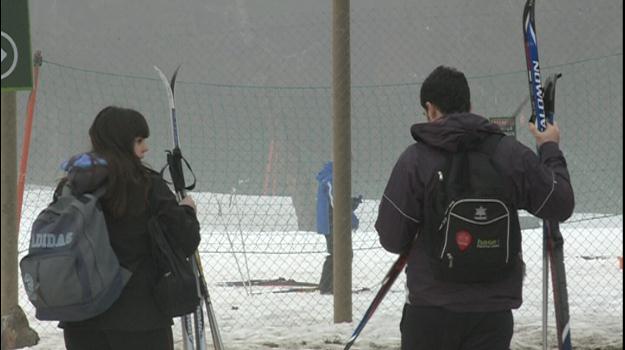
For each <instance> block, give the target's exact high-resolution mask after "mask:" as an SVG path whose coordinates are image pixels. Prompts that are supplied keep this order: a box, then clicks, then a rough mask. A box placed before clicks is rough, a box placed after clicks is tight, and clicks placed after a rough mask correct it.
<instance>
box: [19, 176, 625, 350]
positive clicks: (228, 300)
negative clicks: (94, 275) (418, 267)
mask: <svg viewBox="0 0 625 350" xmlns="http://www.w3.org/2000/svg"><path fill="white" fill-rule="evenodd" d="M50 195H51V194H50V189H49V188H41V187H29V189H28V191H27V193H26V197H25V208H27V210H25V212H24V215H23V217H22V222H21V225H22V226H21V227H22V230H21V234H20V249H21V255H23V254H25V249H27V244H28V242H27V241H28V228H29V227H30V223H31V222H32V220H33V217H34V216H35V213H37V212H38V211H39V210H40V209H41V208H42V207H44V206H45V204H46V203H47V201H48V200H49V198H50ZM195 198H196V200H197V202H198V207H199V211H200V215H199V217H200V221H201V223H202V227H203V232H202V233H203V241H202V244H201V249H200V252H201V255H202V261H203V265H204V269H205V274H206V279H207V281H208V282H209V288H210V292H211V296H212V299H213V303H214V307H215V313H216V315H217V317H218V321H219V325H220V328H221V334H222V337H223V339H224V344H225V346H226V348H227V349H229V350H244V349H245V350H254V349H284V350H287V349H288V350H295V349H302V350H303V349H311V350H313V349H321V350H326V349H327V350H331V349H343V345H342V344H344V343H345V341H346V340H347V339H348V338H349V336H350V335H351V333H352V331H353V329H354V328H355V326H356V324H357V323H358V322H359V321H360V317H361V316H362V314H363V313H364V311H365V309H366V308H367V307H368V305H369V303H370V302H371V300H372V298H373V296H374V295H375V293H376V292H377V289H378V288H379V285H380V281H381V279H382V277H383V275H384V274H385V273H386V271H387V270H388V268H389V267H390V265H391V264H392V262H393V261H394V259H395V258H396V256H394V255H392V254H388V253H385V252H384V251H383V250H381V248H379V245H378V244H377V235H376V233H375V232H374V230H373V229H372V225H371V224H372V220H373V219H374V217H375V215H374V213H375V210H376V206H377V203H376V202H375V201H366V202H365V203H363V205H362V206H361V207H360V208H359V209H358V211H359V212H358V213H359V214H360V217H361V229H360V230H359V231H358V232H356V233H354V238H353V243H354V248H355V250H354V260H353V261H354V263H353V270H354V272H353V274H354V275H353V283H354V289H355V290H360V289H367V290H364V291H359V292H357V293H354V294H353V305H354V307H353V318H354V322H353V323H344V324H338V325H336V324H333V304H332V301H333V298H332V296H327V295H320V294H319V293H318V292H300V293H274V292H275V291H276V289H277V288H276V287H259V286H252V287H248V288H242V287H229V286H226V285H225V284H224V283H223V282H229V281H241V280H246V279H247V278H251V279H252V280H254V279H272V278H277V277H283V278H287V279H294V280H297V281H305V282H313V283H314V282H316V281H318V278H319V273H320V269H321V265H322V263H323V259H324V256H325V254H324V251H325V242H324V240H323V238H322V237H321V236H319V235H316V234H312V233H310V232H297V231H295V226H296V225H295V222H294V220H293V217H294V215H293V208H292V206H291V205H290V199H288V198H279V197H255V196H237V197H236V198H233V197H231V196H230V195H228V194H225V195H218V194H208V193H201V194H195ZM232 199H235V201H232ZM261 208H262V210H263V211H262V212H260V209H261ZM593 218H594V219H593ZM571 222H572V223H570V224H566V225H563V226H562V230H563V232H564V233H565V240H566V244H565V255H566V266H567V278H568V285H569V299H570V311H571V329H572V337H573V344H574V348H575V349H602V350H607V349H622V348H623V287H622V285H623V274H622V271H620V270H619V269H618V263H617V260H616V259H617V256H620V255H622V247H623V219H622V215H619V216H616V217H608V218H605V219H597V218H596V216H594V215H591V214H576V216H575V217H574V218H572V219H571ZM278 228H282V230H279V229H278ZM541 237H542V233H541V230H540V229H535V230H526V231H524V252H525V253H524V254H525V259H526V261H527V263H528V274H527V278H526V280H525V293H524V295H525V302H524V304H523V306H522V308H521V309H519V310H516V311H515V321H516V328H515V336H514V339H513V346H512V349H513V350H530V349H542V345H541V334H542V333H541V332H542V325H541V308H542V298H541V292H540V291H541V287H542V265H541V261H542V252H541V249H540V247H541V246H542V240H541V239H542V238H541ZM248 276H249V277H248ZM550 299H551V298H550ZM403 301H404V278H403V276H402V277H401V278H400V279H398V281H397V282H396V283H395V285H394V286H393V289H392V290H391V291H390V293H389V295H388V296H387V297H386V299H385V300H384V302H383V303H382V305H381V306H380V308H379V309H378V311H377V312H376V314H375V315H374V317H373V318H372V319H371V321H370V322H369V324H368V325H367V326H366V328H365V330H364V331H363V333H362V334H361V336H360V337H359V339H358V341H357V343H356V345H354V347H353V349H355V350H378V349H399V339H400V334H399V320H400V315H401V308H402V304H403ZM20 305H21V306H22V307H23V308H24V310H25V312H26V314H27V316H28V317H29V319H30V322H31V327H33V328H35V330H36V331H37V332H38V333H39V335H40V337H41V342H40V344H38V345H37V346H34V347H32V348H31V349H50V350H53V349H63V348H64V345H63V338H62V333H61V332H60V330H59V329H57V328H56V327H55V324H54V323H50V322H39V321H37V320H36V319H34V310H33V309H32V306H31V305H30V304H29V302H28V300H27V298H26V296H25V293H24V291H23V288H22V286H21V285H20ZM550 309H551V310H553V307H552V306H551V305H550ZM550 316H551V317H550V325H549V326H550V328H549V329H550V333H551V335H550V344H551V345H552V346H551V348H555V347H554V343H555V335H554V333H553V328H554V324H555V321H554V316H553V313H552V312H551V315H550ZM207 329H208V327H207ZM174 334H175V335H176V348H177V349H181V348H182V346H181V343H180V331H179V326H178V325H177V324H176V326H175V329H174ZM208 339H209V344H210V336H209V337H208ZM210 348H211V347H210V345H209V349H210Z"/></svg>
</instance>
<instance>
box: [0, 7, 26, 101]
mask: <svg viewBox="0 0 625 350" xmlns="http://www.w3.org/2000/svg"><path fill="white" fill-rule="evenodd" d="M1 16H2V52H1V57H0V58H2V91H11V90H29V89H32V86H33V75H32V58H31V53H30V24H29V20H28V0H2V15H1Z"/></svg>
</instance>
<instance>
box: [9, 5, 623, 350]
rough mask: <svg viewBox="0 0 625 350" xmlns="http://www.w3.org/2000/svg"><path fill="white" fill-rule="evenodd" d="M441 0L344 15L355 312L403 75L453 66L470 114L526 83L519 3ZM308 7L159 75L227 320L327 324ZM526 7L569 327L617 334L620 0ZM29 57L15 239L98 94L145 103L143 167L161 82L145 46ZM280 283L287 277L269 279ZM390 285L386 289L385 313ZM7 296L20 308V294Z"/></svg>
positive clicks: (533, 228) (515, 97)
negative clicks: (558, 149) (194, 182)
mask: <svg viewBox="0 0 625 350" xmlns="http://www.w3.org/2000/svg"><path fill="white" fill-rule="evenodd" d="M478 2H484V1H478ZM451 3H453V4H451ZM451 3H447V2H432V3H431V4H424V5H423V6H416V5H406V4H404V5H403V6H399V7H397V6H396V7H391V8H390V9H380V8H360V9H356V10H354V12H353V14H352V65H353V66H352V69H353V73H352V83H353V86H352V158H353V164H352V172H353V183H352V190H353V194H354V195H358V194H362V195H363V196H364V198H365V201H364V203H363V204H362V205H361V207H359V208H358V209H357V211H356V214H357V215H358V217H359V218H360V227H359V229H358V230H357V231H356V232H355V233H354V234H353V250H354V260H353V281H354V288H355V294H354V316H355V318H359V317H360V315H362V313H363V312H364V310H365V309H366V307H367V306H368V303H369V302H370V301H371V299H372V298H373V295H374V293H375V291H377V289H378V287H379V282H380V281H381V279H382V277H383V276H384V274H385V273H386V272H387V269H388V268H389V266H390V265H391V263H392V261H393V260H394V256H392V255H390V254H388V253H386V252H384V250H383V249H382V248H381V247H380V246H379V243H378V241H377V235H376V233H375V230H374V228H373V222H374V220H375V218H376V215H377V204H378V200H379V198H380V197H381V195H382V190H383V188H384V186H385V184H386V180H387V178H388V176H389V174H390V170H391V168H392V166H393V165H394V162H395V160H396V159H397V157H398V156H399V154H400V152H401V151H403V149H405V147H407V146H408V145H409V144H410V143H411V142H413V140H412V139H411V137H410V133H409V127H410V125H411V124H413V123H415V122H422V121H424V120H423V117H422V116H421V115H420V110H421V108H420V107H419V104H418V95H419V89H420V81H421V80H422V79H423V78H424V77H425V76H426V75H427V74H428V73H429V71H431V70H432V69H433V68H434V67H436V66H437V65H439V64H445V65H451V66H455V67H458V68H459V69H461V70H463V71H464V72H466V74H467V76H468V78H469V84H470V86H471V89H472V102H473V106H474V111H475V112H476V113H478V114H481V115H484V116H487V117H494V116H505V115H508V114H510V113H512V111H513V110H514V108H515V107H516V106H517V105H518V103H519V102H521V101H522V100H523V98H524V97H525V96H526V95H527V93H528V87H527V75H526V72H525V70H524V64H525V63H524V53H523V47H522V43H523V42H522V31H521V28H522V27H521V23H520V17H521V16H520V14H521V10H520V9H521V7H522V4H521V3H518V4H516V3H515V4H514V6H513V2H512V1H510V2H500V3H498V4H497V5H492V4H491V6H482V7H481V6H478V5H477V4H476V3H477V2H473V1H471V2H464V1H453V2H451ZM542 7H544V9H543V8H542ZM615 7H616V8H617V9H615ZM563 8H566V9H568V12H567V11H562V9H563ZM617 12H618V14H617ZM317 14H318V16H313V17H311V16H310V13H307V12H301V13H299V12H298V13H288V16H287V15H286V14H285V15H276V16H275V17H264V18H262V19H259V18H254V21H252V20H250V21H248V22H245V26H243V25H240V26H239V27H238V28H237V30H231V29H228V27H224V28H222V29H221V30H216V31H215V32H212V33H210V35H209V36H210V38H212V41H210V43H209V42H208V41H201V45H199V44H198V45H194V46H193V48H194V50H196V51H195V52H189V53H185V52H179V54H180V55H185V56H184V62H185V64H184V65H183V67H182V69H181V72H180V75H179V82H178V83H177V86H176V102H177V110H178V112H177V113H178V116H179V123H180V136H181V147H182V150H183V152H184V153H185V156H186V158H187V159H188V160H189V162H190V163H191V165H192V167H193V170H194V171H195V174H196V175H197V178H198V186H197V188H196V190H195V194H194V196H195V198H196V200H197V202H198V213H199V219H200V222H201V223H202V235H203V240H202V243H201V245H200V253H201V256H202V261H203V264H204V269H205V274H206V278H207V280H208V282H209V288H210V290H211V296H212V298H213V301H214V303H215V308H216V314H217V317H218V319H219V320H220V322H221V325H222V327H224V332H226V333H227V332H228V331H229V330H234V329H236V328H240V327H256V326H259V325H260V326H269V327H271V326H276V327H283V326H287V325H290V324H307V323H310V324H313V323H319V322H327V323H329V322H332V298H331V297H319V296H318V292H317V291H315V290H314V287H312V285H314V284H316V283H318V281H319V277H320V274H321V268H322V264H323V260H324V258H325V255H326V245H325V240H324V238H323V237H322V236H321V235H318V234H316V233H315V232H314V231H315V226H314V223H315V215H316V213H315V205H316V203H315V200H316V187H317V182H316V180H315V176H316V175H317V173H318V172H319V171H320V170H321V168H322V166H323V164H324V163H325V162H327V161H329V160H330V158H331V155H332V153H331V142H332V138H331V135H332V130H331V128H332V116H331V113H332V108H331V103H332V100H331V97H332V90H331V88H330V81H331V61H330V59H331V55H330V48H331V43H330V40H331V35H330V34H331V20H330V16H329V13H328V12H327V11H325V12H319V13H317ZM311 18H312V19H311ZM537 22H538V25H539V27H538V31H539V40H540V44H541V54H542V60H543V71H545V72H546V74H549V73H553V72H560V73H563V75H564V78H563V79H562V80H561V81H560V83H559V86H558V92H557V102H556V115H557V119H558V122H559V124H560V126H561V129H562V132H563V136H562V148H563V150H564V152H565V155H566V157H567V161H568V163H569V169H570V172H571V177H572V181H573V186H574V189H575V193H576V202H577V205H576V211H575V215H574V217H573V218H572V219H571V220H570V221H569V222H568V223H567V224H564V225H563V226H562V231H563V234H564V238H565V242H566V243H565V248H564V249H565V255H566V264H567V270H568V272H569V298H570V300H571V305H572V307H571V320H572V327H573V337H574V339H575V338H576V337H577V338H578V339H579V338H584V339H586V342H587V344H588V346H589V348H590V347H591V346H594V348H601V347H602V346H606V345H614V344H616V346H618V345H619V344H620V348H622V315H623V312H622V310H623V309H622V300H623V297H622V291H623V288H622V271H620V270H619V269H618V263H617V257H618V256H620V255H622V232H623V221H622V211H623V201H622V189H623V183H622V179H623V163H622V156H623V141H622V136H623V120H622V116H623V54H622V2H618V1H598V2H597V3H594V2H593V4H587V3H586V2H583V1H575V2H565V1H556V2H545V3H541V11H540V13H538V16H537ZM172 35H173V34H172ZM207 35H208V34H207ZM617 41H618V42H617ZM169 42H170V43H171V45H172V47H173V48H174V49H175V48H176V45H183V44H179V43H176V41H175V38H173V37H172V38H170V40H169ZM204 44H206V45H205V46H204ZM209 47H210V49H208V48H209ZM129 50H132V49H131V48H129ZM44 58H46V60H45V62H44V64H43V66H42V67H41V73H40V74H41V82H40V84H41V85H40V91H39V95H38V101H37V112H36V117H35V123H34V128H33V140H32V145H31V152H30V158H29V168H28V169H29V170H28V177H27V188H26V193H25V198H24V207H23V217H22V223H21V225H22V229H21V233H20V235H21V237H20V252H21V253H22V254H23V253H24V252H25V251H26V250H27V243H28V242H27V240H28V228H29V223H30V221H31V220H32V219H33V217H34V216H35V215H36V213H37V212H38V211H39V210H40V209H41V208H43V207H44V206H45V205H46V204H47V203H48V202H49V200H50V198H51V187H53V186H54V185H55V182H56V181H57V180H58V179H59V178H60V177H61V176H62V174H61V173H60V171H59V170H58V168H59V163H60V162H61V161H62V160H64V159H66V158H67V157H68V156H70V155H72V154H75V153H78V152H81V151H85V150H87V149H88V147H89V146H88V139H87V130H88V128H89V126H90V124H91V122H92V120H93V118H94V117H95V115H96V113H97V112H98V111H99V110H100V109H101V108H103V107H105V106H107V105H111V104H114V105H120V106H124V107H130V108H135V109H137V110H139V111H141V112H142V113H143V114H144V115H145V116H146V117H147V119H148V122H149V124H150V127H151V137H150V139H149V142H150V146H151V150H152V151H151V152H150V154H149V156H148V158H147V162H148V163H149V164H151V165H152V166H153V167H154V168H157V169H160V167H161V166H162V165H163V164H164V161H165V157H164V153H163V151H164V150H166V149H168V148H170V147H171V146H170V143H171V141H170V130H169V120H168V113H167V100H166V95H165V91H164V89H163V86H162V84H161V82H160V81H159V80H158V77H157V76H156V73H152V71H151V68H150V67H151V65H152V64H154V63H158V62H157V61H158V59H153V58H154V57H152V58H150V57H145V56H143V57H137V55H132V58H131V62H132V64H131V66H134V67H140V68H137V70H136V71H138V72H140V73H137V74H129V73H124V74H119V73H111V71H110V70H103V69H96V68H92V67H98V65H91V64H88V63H85V64H76V63H72V64H71V65H67V63H65V60H63V61H60V60H59V59H57V58H56V57H54V55H47V54H46V51H44ZM158 58H163V57H158ZM101 59H102V58H101V57H99V58H98V60H101ZM202 60H205V62H201V61H202ZM68 61H72V60H68ZM103 66H104V65H103ZM172 66H173V64H172ZM106 67H109V66H106ZM146 67H148V68H146ZM167 68H169V67H167ZM127 69H128V68H126V71H127ZM116 72H117V71H116ZM215 82H217V83H215ZM23 105H24V101H22V109H21V110H22V111H23V110H24V109H25V108H24V107H23ZM525 113H529V109H526V110H525ZM20 114H21V115H23V114H24V113H23V112H21V113H20ZM517 128H518V138H519V139H520V140H521V141H522V142H524V143H525V144H527V145H532V142H533V140H532V139H531V137H530V135H529V133H527V132H525V130H524V127H523V125H522V124H521V123H520V122H518V121H517ZM524 222H525V228H526V230H525V231H524V237H525V238H524V239H525V242H524V252H525V258H526V262H527V264H528V274H527V277H526V280H525V286H526V287H525V292H524V296H525V304H524V306H523V307H522V309H521V310H519V311H518V312H517V313H516V317H517V319H518V322H517V329H521V328H523V327H530V326H531V327H530V328H532V330H535V329H539V328H540V320H541V318H540V317H541V300H542V297H541V283H542V240H541V236H542V235H541V232H540V231H541V230H540V229H539V228H538V222H537V221H535V220H532V219H530V218H527V220H524ZM289 280H294V281H296V282H301V285H299V286H285V285H287V284H289V283H288V281H289ZM402 284H403V280H400V281H398V282H397V283H396V285H395V286H394V288H393V290H392V292H391V293H390V294H389V295H388V296H387V300H385V305H392V307H393V308H394V309H393V310H395V311H396V314H397V324H398V323H399V317H400V309H399V308H398V307H397V305H401V303H402V302H403V300H404V298H405V295H404V291H403V288H404V287H403V285H402ZM21 305H22V306H24V307H25V309H26V311H27V313H29V314H33V313H34V310H33V309H29V307H30V304H28V302H27V301H26V300H25V299H23V300H21ZM302 305H305V307H302ZM395 311H392V312H395ZM259 323H261V324H259ZM552 323H553V322H552ZM528 325H529V326H528ZM37 327H52V325H50V324H35V328H37ZM608 333H610V334H608ZM615 333H616V334H615ZM534 337H535V338H539V336H538V333H536V334H534ZM615 339H616V340H615ZM619 339H620V340H619ZM537 342H538V339H536V343H537ZM517 344H519V342H518V340H517Z"/></svg>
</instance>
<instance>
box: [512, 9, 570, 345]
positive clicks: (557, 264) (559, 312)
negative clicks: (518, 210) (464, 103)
mask: <svg viewBox="0 0 625 350" xmlns="http://www.w3.org/2000/svg"><path fill="white" fill-rule="evenodd" d="M535 5H536V1H535V0H527V2H526V3H525V8H524V11H523V33H524V39H525V40H524V41H525V57H526V62H527V71H528V77H529V89H530V96H531V102H532V119H531V121H532V122H534V123H536V126H537V128H538V130H539V131H544V130H545V128H546V127H547V123H553V122H554V117H555V88H556V81H557V79H558V78H560V76H561V75H560V74H556V75H552V76H550V77H549V78H547V80H546V81H545V84H544V88H543V83H542V81H541V72H540V63H539V57H538V41H537V37H536V25H535V7H536V6H535ZM543 237H544V242H545V248H544V249H546V250H547V255H548V256H549V262H550V265H551V275H552V284H553V297H554V305H555V313H556V328H557V331H558V349H560V350H571V349H572V346H571V329H570V325H569V321H570V316H569V301H568V291H567V283H566V269H565V266H564V251H563V246H564V240H563V238H562V233H561V232H560V226H559V224H558V222H552V221H548V220H545V221H544V222H543ZM547 271H548V270H547ZM544 326H546V325H544ZM545 345H546V344H545Z"/></svg>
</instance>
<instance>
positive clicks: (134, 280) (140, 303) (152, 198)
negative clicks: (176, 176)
mask: <svg viewBox="0 0 625 350" xmlns="http://www.w3.org/2000/svg"><path fill="white" fill-rule="evenodd" d="M89 136H90V139H91V145H92V150H91V152H89V153H88V154H87V155H88V157H73V158H72V161H70V162H69V164H66V165H65V169H66V170H68V176H67V177H66V178H65V179H64V180H63V181H62V183H61V184H60V185H59V187H58V189H57V193H58V191H59V189H61V188H62V187H63V186H62V184H65V183H67V182H69V185H70V188H71V189H72V192H73V193H74V194H81V193H87V192H93V191H94V190H95V189H97V188H99V187H101V186H105V188H106V193H105V195H104V196H103V197H102V199H101V204H102V208H103V211H104V214H105V218H106V223H107V227H108V231H109V236H110V242H111V246H112V248H113V250H114V251H115V253H116V255H117V257H118V259H119V262H120V264H121V265H122V266H123V267H125V268H126V269H128V270H130V271H132V277H131V278H130V280H129V281H128V283H127V284H126V286H125V287H124V290H123V291H122V293H121V295H120V297H119V298H118V299H117V300H116V301H115V302H114V303H113V305H112V306H111V307H110V308H109V309H108V310H107V311H105V312H104V313H102V314H100V315H98V316H96V317H93V318H91V319H88V320H84V321H80V322H61V323H60V324H59V327H61V328H63V330H64V337H65V345H66V347H67V349H69V350H75V349H80V350H82V349H85V350H87V349H89V350H99V349H102V350H119V349H133V350H136V349H146V350H147V349H150V350H159V349H163V350H170V349H173V337H172V330H171V326H172V324H173V322H172V319H171V317H168V316H167V315H165V314H164V313H163V312H161V310H160V309H159V305H157V303H156V302H155V299H154V297H153V294H152V291H153V288H154V285H155V283H156V279H157V276H158V271H157V268H156V265H155V262H154V259H153V257H152V254H151V247H152V246H151V242H150V238H149V233H148V231H147V222H148V218H149V217H150V215H157V217H158V220H159V223H160V224H161V225H162V227H163V228H164V230H165V232H166V233H167V234H168V235H170V236H171V237H173V241H175V242H176V243H177V244H178V245H179V246H180V247H181V249H182V250H183V252H184V253H185V254H187V255H188V256H190V255H192V254H193V253H194V252H195V250H196V249H197V246H198V244H199V241H200V234H199V230H200V228H199V223H198V221H197V217H196V213H195V211H196V206H195V202H194V201H193V199H192V198H191V197H190V196H187V197H186V198H184V199H183V200H181V201H180V202H178V201H177V200H176V196H175V195H174V193H172V192H171V190H170V189H169V187H168V186H167V183H166V182H165V181H164V180H163V179H162V178H161V176H160V174H159V173H157V172H155V171H154V170H151V169H150V168H149V167H147V166H146V165H145V164H144V163H143V162H142V159H143V157H144V156H145V154H146V153H147V152H148V146H147V143H146V139H147V138H148V137H149V136H150V130H149V127H148V124H147V122H146V119H145V118H144V117H143V115H141V114H140V113H139V112H137V111H135V110H132V109H126V108H120V107H113V106H111V107H106V108H104V109H103V110H102V111H100V113H98V115H97V116H96V118H95V120H94V121H93V124H92V126H91V128H90V129H89ZM85 158H86V159H88V160H89V161H88V162H87V163H88V164H79V163H80V162H81V161H79V160H80V159H83V160H84V159H85ZM83 163H84V161H83Z"/></svg>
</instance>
